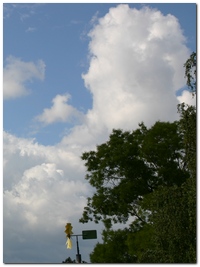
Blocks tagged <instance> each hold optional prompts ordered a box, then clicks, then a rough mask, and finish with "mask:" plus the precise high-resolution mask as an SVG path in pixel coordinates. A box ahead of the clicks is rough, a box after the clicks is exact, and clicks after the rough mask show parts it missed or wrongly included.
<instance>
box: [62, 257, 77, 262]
mask: <svg viewBox="0 0 200 267" xmlns="http://www.w3.org/2000/svg"><path fill="white" fill-rule="evenodd" d="M62 263H76V261H75V260H72V259H71V258H70V257H68V258H67V259H66V260H65V261H62Z"/></svg>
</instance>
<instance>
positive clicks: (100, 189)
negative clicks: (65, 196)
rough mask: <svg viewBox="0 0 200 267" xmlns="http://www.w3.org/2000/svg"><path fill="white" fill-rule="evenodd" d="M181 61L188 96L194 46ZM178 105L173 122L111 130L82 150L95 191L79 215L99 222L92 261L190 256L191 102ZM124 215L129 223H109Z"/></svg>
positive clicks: (193, 186)
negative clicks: (104, 138)
mask: <svg viewBox="0 0 200 267" xmlns="http://www.w3.org/2000/svg"><path fill="white" fill-rule="evenodd" d="M184 67H185V76H186V78H187V85H188V87H189V89H190V90H191V92H192V94H193V96H194V95H195V94H196V68H195V67H196V53H192V55H191V57H190V58H189V59H188V60H187V62H186V63H185V64H184ZM178 112H179V113H180V120H179V121H177V122H174V123H169V122H156V123H155V124H154V125H153V126H152V127H151V128H149V129H147V127H146V126H145V125H144V124H143V123H141V124H139V128H138V129H137V130H135V131H132V132H123V131H122V130H113V132H112V134H111V135H110V138H109V140H108V142H106V143H105V144H102V145H100V146H97V149H96V151H91V152H85V153H83V155H82V159H83V160H85V161H86V163H85V166H86V167H87V175H86V179H87V180H88V181H89V182H90V184H91V185H92V186H93V187H95V188H96V192H95V193H94V195H93V197H92V198H88V204H87V207H85V208H84V212H83V216H82V218H81V219H80V221H81V222H83V223H85V222H88V221H89V220H94V221H95V222H96V223H98V222H99V220H102V221H103V222H104V224H105V227H106V229H105V230H104V231H103V244H97V246H96V247H95V248H94V251H93V252H92V253H91V255H90V257H91V261H92V262H96V263H100V262H101V263H121V262H124V263H125V262H126V263H128V262H134V263H195V262H196V108H195V107H194V106H188V105H186V104H184V103H183V104H181V105H179V106H178ZM128 219H132V223H131V224H130V226H129V228H125V229H123V230H117V231H114V230H111V227H112V224H113V223H117V222H124V223H125V222H127V220H128ZM113 255H116V256H114V257H113Z"/></svg>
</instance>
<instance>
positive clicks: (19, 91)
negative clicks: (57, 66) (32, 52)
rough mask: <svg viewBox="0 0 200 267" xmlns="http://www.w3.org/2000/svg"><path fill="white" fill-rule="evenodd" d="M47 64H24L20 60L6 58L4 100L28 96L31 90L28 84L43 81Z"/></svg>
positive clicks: (39, 62) (40, 62)
mask: <svg viewBox="0 0 200 267" xmlns="http://www.w3.org/2000/svg"><path fill="white" fill-rule="evenodd" d="M44 75H45V63H44V62H43V61H42V60H38V62H36V63H34V62H24V61H22V60H21V59H20V58H16V57H13V56H9V57H7V58H6V62H5V67H4V69H3V97H4V99H10V98H16V97H20V96H23V95H27V94H28V93H29V92H30V90H29V89H28V87H27V85H26V83H27V82H31V81H32V80H33V79H39V80H43V79H44Z"/></svg>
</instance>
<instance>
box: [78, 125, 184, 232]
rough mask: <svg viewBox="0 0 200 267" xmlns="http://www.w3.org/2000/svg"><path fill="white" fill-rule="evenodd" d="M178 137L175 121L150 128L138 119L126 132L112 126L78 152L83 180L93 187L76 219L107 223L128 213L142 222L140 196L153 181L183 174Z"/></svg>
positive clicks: (175, 180) (167, 181) (170, 181)
mask: <svg viewBox="0 0 200 267" xmlns="http://www.w3.org/2000/svg"><path fill="white" fill-rule="evenodd" d="M182 142H183V140H182V137H181V136H180V135H179V133H178V124H177V122H174V123H169V122H156V123H155V124H154V125H153V126H152V127H151V128H150V129H147V128H146V127H145V125H144V124H143V123H141V124H140V125H139V128H138V129H137V130H135V131H132V132H123V131H122V130H113V132H112V134H111V135H110V139H109V141H108V142H106V143H104V144H102V145H99V146H97V151H91V152H85V153H83V155H82V159H83V160H85V161H86V163H85V166H86V167H87V171H88V172H87V175H86V179H87V180H88V181H89V182H90V184H91V185H92V186H93V187H95V188H96V192H95V193H94V195H93V197H92V198H88V203H87V207H85V209H84V212H83V217H82V218H81V219H80V221H81V222H83V223H85V222H88V221H89V220H93V219H94V221H95V222H96V223H98V222H99V220H102V221H103V222H104V223H105V225H106V226H109V227H111V225H112V223H117V222H120V223H121V222H126V221H127V220H128V218H129V217H130V216H135V217H137V218H138V219H140V220H144V221H145V220H146V219H145V217H146V216H142V215H144V213H143V212H141V209H140V207H141V204H140V203H141V200H142V196H144V195H146V194H150V193H151V192H153V191H154V190H155V189H156V188H157V187H158V186H159V185H163V186H164V185H166V186H172V185H181V184H182V183H183V182H184V181H185V180H186V178H187V177H188V172H187V171H186V169H184V166H183V164H182V163H183V162H182V154H183V150H182ZM172 173H173V175H172Z"/></svg>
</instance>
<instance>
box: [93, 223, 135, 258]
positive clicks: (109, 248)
mask: <svg viewBox="0 0 200 267" xmlns="http://www.w3.org/2000/svg"><path fill="white" fill-rule="evenodd" d="M128 233H129V230H128V229H126V228H125V229H123V230H120V229H119V230H117V231H113V230H104V231H103V233H102V237H103V241H104V243H103V244H100V243H98V244H97V245H96V246H95V248H94V251H93V252H92V253H91V254H90V260H91V262H92V263H124V262H126V263H131V262H136V257H135V256H131V255H130V254H129V253H128V247H127V244H126V238H127V234H128Z"/></svg>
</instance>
